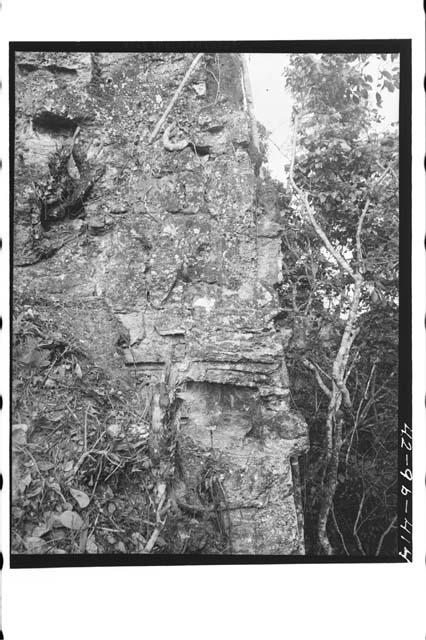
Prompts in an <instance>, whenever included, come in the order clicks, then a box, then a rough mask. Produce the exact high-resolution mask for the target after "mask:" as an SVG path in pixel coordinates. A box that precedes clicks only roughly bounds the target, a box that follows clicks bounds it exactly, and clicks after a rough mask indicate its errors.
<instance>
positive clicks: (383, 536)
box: [376, 516, 397, 556]
mask: <svg viewBox="0 0 426 640" xmlns="http://www.w3.org/2000/svg"><path fill="white" fill-rule="evenodd" d="M396 520H397V516H394V517H393V518H392V522H391V523H390V525H389V526H388V527H387V529H385V530H384V531H383V533H382V535H381V536H380V540H379V544H378V545H377V549H376V556H378V555H379V553H380V551H381V549H382V544H383V540H384V539H385V537H386V536H387V535H388V533H389V531H390V530H391V529H393V527H394V526H395V522H396Z"/></svg>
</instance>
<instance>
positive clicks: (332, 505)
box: [331, 503, 349, 556]
mask: <svg viewBox="0 0 426 640" xmlns="http://www.w3.org/2000/svg"><path fill="white" fill-rule="evenodd" d="M331 515H332V516H333V521H334V526H335V527H336V531H337V533H338V534H339V538H340V541H341V543H342V547H343V549H344V551H345V553H346V555H347V556H348V555H349V551H348V549H347V547H346V543H345V539H344V537H343V534H342V532H341V530H340V527H339V525H338V524H337V520H336V515H335V513H334V504H333V503H332V504H331Z"/></svg>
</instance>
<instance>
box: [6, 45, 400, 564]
mask: <svg viewBox="0 0 426 640" xmlns="http://www.w3.org/2000/svg"><path fill="white" fill-rule="evenodd" d="M162 45H163V46H162V48H161V45H160V43H158V44H157V45H155V44H153V43H150V44H147V43H146V44H144V43H122V44H121V45H120V44H119V43H114V44H112V43H111V45H101V44H96V43H86V44H85V43H62V45H61V46H51V45H49V44H48V43H46V44H45V45H43V43H14V44H12V46H11V54H10V74H11V75H10V100H11V115H10V117H11V154H12V161H11V171H12V175H11V188H12V191H13V203H12V212H11V238H12V237H13V247H12V249H13V250H12V307H11V316H12V317H11V321H12V324H11V327H12V331H11V354H12V380H11V385H12V390H11V404H12V419H11V554H12V555H11V564H12V566H14V565H15V566H23V567H25V566H43V565H44V564H46V563H47V564H50V565H57V566H66V565H67V564H73V563H76V564H84V563H90V564H92V565H96V564H115V563H116V564H120V563H124V564H177V563H181V564H187V563H200V564H203V563H220V562H222V563H223V562H237V563H238V562H294V563H297V562H316V561H318V562H319V561H324V562H332V561H339V562H350V561H355V562H364V561H381V562H383V561H394V562H398V561H399V562H403V561H410V560H411V534H412V532H411V528H412V518H411V480H412V475H411V342H410V335H411V329H410V321H411V311H410V309H411V299H410V241H411V238H410V229H411V199H410V198H411V195H410V188H411V187H410V139H411V138H410V136H411V130H410V108H411V107H410V96H411V85H410V45H409V41H406V40H395V41H386V40H383V41H376V42H373V41H362V40H360V41H351V42H350V43H345V42H344V41H342V42H341V43H339V41H334V42H333V43H332V44H330V43H327V42H325V41H324V42H321V41H318V42H309V43H308V42H307V43H303V42H301V43H299V45H298V46H296V45H294V43H293V44H290V43H285V42H279V43H252V44H250V43H241V44H238V43H233V44H231V43H208V42H205V43H197V45H198V47H193V46H185V44H182V43H179V44H178V43H168V44H164V43H162ZM403 89H404V90H403ZM401 96H402V97H401Z"/></svg>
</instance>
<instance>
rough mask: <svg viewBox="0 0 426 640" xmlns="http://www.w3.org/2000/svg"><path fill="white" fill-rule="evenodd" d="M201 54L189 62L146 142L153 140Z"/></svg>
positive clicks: (149, 142)
mask: <svg viewBox="0 0 426 640" xmlns="http://www.w3.org/2000/svg"><path fill="white" fill-rule="evenodd" d="M203 55H204V53H198V54H197V55H196V56H195V58H194V59H193V61H192V62H191V65H190V67H189V69H188V70H187V72H186V73H185V75H184V77H183V80H182V82H181V83H180V85H179V86H178V88H177V89H176V91H175V94H174V96H173V98H172V99H171V100H170V102H169V104H168V106H167V108H166V110H165V111H164V113H163V115H162V116H161V118H160V119H159V121H158V122H157V124H156V125H155V127H154V130H153V132H152V133H151V135H150V136H149V139H148V144H151V143H152V142H153V141H154V140H155V138H156V136H157V134H158V132H159V131H160V129H161V127H162V126H163V124H164V122H165V121H166V119H167V116H168V115H169V113H170V111H171V110H172V109H173V106H174V104H175V102H176V100H177V99H178V97H179V95H180V93H181V91H182V89H183V88H184V86H185V85H186V83H187V82H188V79H189V77H190V76H191V74H192V72H193V71H194V69H195V67H196V66H197V65H198V63H199V62H200V60H201V58H202V57H203Z"/></svg>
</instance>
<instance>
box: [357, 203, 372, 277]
mask: <svg viewBox="0 0 426 640" xmlns="http://www.w3.org/2000/svg"><path fill="white" fill-rule="evenodd" d="M369 206H370V198H367V201H366V203H365V205H364V209H363V210H362V213H361V216H360V219H359V220H358V228H357V230H356V252H357V258H358V269H359V271H360V273H364V272H365V269H364V260H363V257H362V248H361V231H362V223H363V222H364V218H365V215H366V213H367V211H368V207H369Z"/></svg>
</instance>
